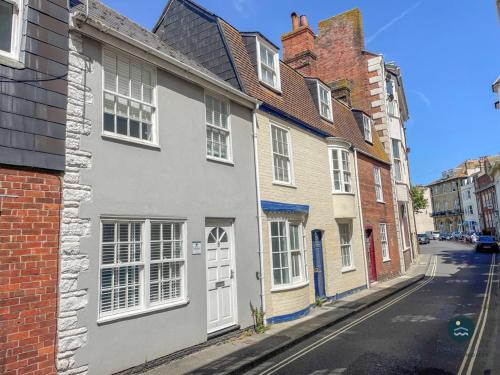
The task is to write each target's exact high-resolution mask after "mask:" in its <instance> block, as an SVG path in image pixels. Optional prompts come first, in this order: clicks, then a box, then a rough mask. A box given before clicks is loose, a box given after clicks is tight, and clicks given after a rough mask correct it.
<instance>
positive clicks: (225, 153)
mask: <svg viewBox="0 0 500 375" xmlns="http://www.w3.org/2000/svg"><path fill="white" fill-rule="evenodd" d="M205 122H206V127H207V156H208V157H210V158H216V159H223V160H227V161H229V160H231V130H230V124H229V103H227V102H226V101H224V100H222V99H220V98H218V97H215V96H212V95H208V94H207V95H205Z"/></svg>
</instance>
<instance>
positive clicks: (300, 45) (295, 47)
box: [281, 12, 317, 77]
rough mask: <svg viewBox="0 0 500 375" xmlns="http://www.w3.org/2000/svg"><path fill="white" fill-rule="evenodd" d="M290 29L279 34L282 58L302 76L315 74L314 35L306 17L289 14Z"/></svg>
mask: <svg viewBox="0 0 500 375" xmlns="http://www.w3.org/2000/svg"><path fill="white" fill-rule="evenodd" d="M291 18H292V31H290V32H289V33H286V34H283V35H282V36H281V43H282V45H283V60H284V62H285V63H287V64H289V65H290V66H292V67H293V68H295V69H297V70H298V71H299V72H300V73H302V74H303V75H304V76H307V77H310V76H314V75H315V74H316V59H317V56H316V54H315V53H314V48H315V40H316V36H315V35H314V32H313V31H312V29H311V27H310V26H309V22H308V21H307V17H306V16H305V15H301V16H300V19H299V18H298V17H297V13H295V12H293V13H292V14H291Z"/></svg>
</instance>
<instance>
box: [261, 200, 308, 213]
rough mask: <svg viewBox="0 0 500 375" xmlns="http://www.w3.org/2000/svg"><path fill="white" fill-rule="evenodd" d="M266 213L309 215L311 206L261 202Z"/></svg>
mask: <svg viewBox="0 0 500 375" xmlns="http://www.w3.org/2000/svg"><path fill="white" fill-rule="evenodd" d="M260 205H261V207H262V210H264V211H265V212H282V213H287V214H308V213H309V206H307V205H304V204H290V203H281V202H272V201H260Z"/></svg>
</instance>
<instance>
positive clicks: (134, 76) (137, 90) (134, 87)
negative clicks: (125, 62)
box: [130, 64, 142, 100]
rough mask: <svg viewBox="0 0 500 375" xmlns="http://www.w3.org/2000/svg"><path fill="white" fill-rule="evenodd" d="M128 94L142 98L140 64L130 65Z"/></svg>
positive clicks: (138, 98)
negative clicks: (129, 90)
mask: <svg viewBox="0 0 500 375" xmlns="http://www.w3.org/2000/svg"><path fill="white" fill-rule="evenodd" d="M130 89H131V92H130V96H131V97H132V98H134V99H137V100H142V69H141V66H140V65H137V64H131V65H130Z"/></svg>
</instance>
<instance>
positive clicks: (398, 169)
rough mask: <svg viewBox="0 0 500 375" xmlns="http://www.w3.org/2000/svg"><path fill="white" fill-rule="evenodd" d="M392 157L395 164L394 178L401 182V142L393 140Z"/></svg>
mask: <svg viewBox="0 0 500 375" xmlns="http://www.w3.org/2000/svg"><path fill="white" fill-rule="evenodd" d="M392 157H393V162H394V165H393V166H394V178H395V179H396V181H401V156H400V153H399V140H397V139H393V140H392Z"/></svg>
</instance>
